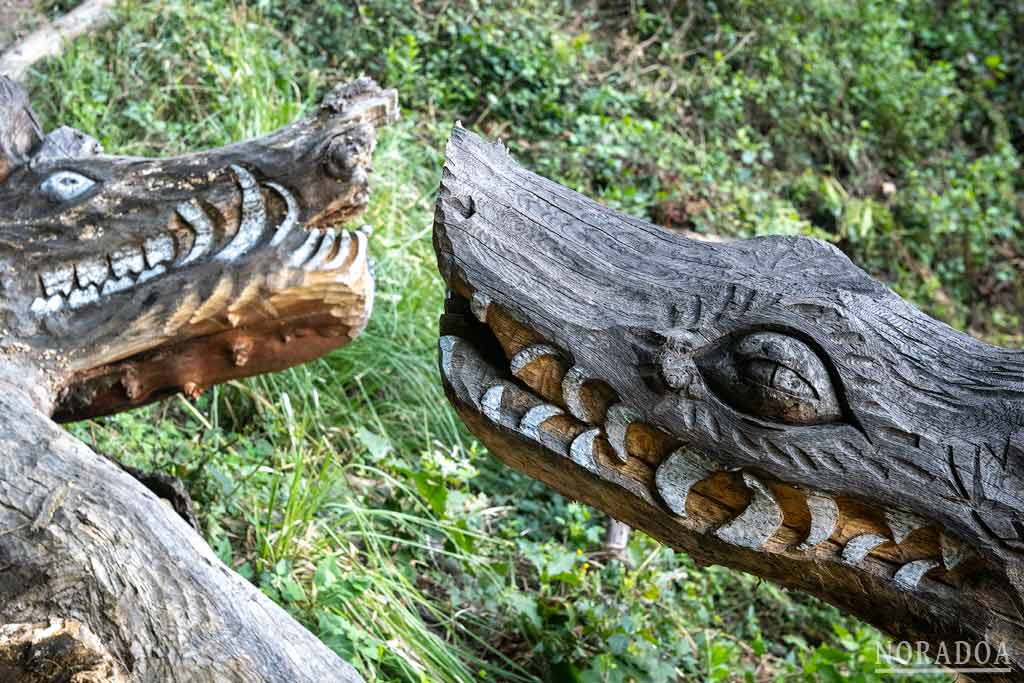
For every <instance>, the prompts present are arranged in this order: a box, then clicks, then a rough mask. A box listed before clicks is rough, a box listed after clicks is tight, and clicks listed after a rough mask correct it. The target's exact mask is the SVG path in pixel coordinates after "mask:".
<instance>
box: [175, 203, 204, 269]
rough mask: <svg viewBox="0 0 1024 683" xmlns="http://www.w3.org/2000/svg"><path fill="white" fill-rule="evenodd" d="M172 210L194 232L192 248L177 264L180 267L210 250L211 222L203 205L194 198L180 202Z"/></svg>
mask: <svg viewBox="0 0 1024 683" xmlns="http://www.w3.org/2000/svg"><path fill="white" fill-rule="evenodd" d="M174 210H175V211H177V212H178V215H179V216H181V219H182V220H183V221H185V222H186V223H188V225H189V227H190V228H192V232H194V233H195V239H194V240H192V248H191V249H189V252H188V255H187V256H185V258H184V259H182V260H181V261H180V262H179V263H178V264H177V266H178V267H181V266H185V265H188V264H190V263H193V262H195V261H197V260H199V259H200V258H202V257H203V256H205V255H206V254H207V252H209V251H210V245H212V244H213V224H212V223H210V217H209V216H207V215H206V212H205V211H203V207H202V206H200V205H199V202H198V201H196V200H195V199H190V200H189V201H187V202H181V203H180V204H178V206H176V207H175V209H174Z"/></svg>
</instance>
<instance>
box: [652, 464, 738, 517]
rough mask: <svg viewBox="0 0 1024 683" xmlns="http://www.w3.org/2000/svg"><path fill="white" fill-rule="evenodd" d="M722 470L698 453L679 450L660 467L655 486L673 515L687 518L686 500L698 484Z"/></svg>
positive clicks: (655, 477)
mask: <svg viewBox="0 0 1024 683" xmlns="http://www.w3.org/2000/svg"><path fill="white" fill-rule="evenodd" d="M717 469H721V468H720V467H718V465H716V464H715V463H714V462H712V461H711V460H709V459H708V458H706V457H704V456H703V455H702V454H700V453H698V452H697V451H691V450H689V449H686V448H677V449H676V450H674V451H672V453H671V454H670V455H669V456H668V457H667V458H665V460H664V461H663V462H662V463H661V464H660V465H658V469H657V471H656V472H655V473H654V486H655V488H656V489H657V490H658V495H659V496H661V500H662V501H664V503H665V505H666V506H667V507H668V509H669V510H671V511H672V514H674V515H678V516H680V517H685V516H686V499H687V497H688V496H689V495H690V489H691V488H693V485H694V484H696V483H697V482H699V481H701V480H703V479H707V478H708V477H710V476H711V475H712V474H714V473H715V471H716V470H717Z"/></svg>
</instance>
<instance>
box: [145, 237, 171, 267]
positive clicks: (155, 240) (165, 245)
mask: <svg viewBox="0 0 1024 683" xmlns="http://www.w3.org/2000/svg"><path fill="white" fill-rule="evenodd" d="M143 251H144V252H146V263H147V264H148V265H149V267H150V268H155V267H156V266H158V265H160V264H161V263H170V262H171V261H173V260H174V239H173V238H172V237H171V236H170V235H160V236H159V237H151V238H149V239H148V240H146V243H145V245H143Z"/></svg>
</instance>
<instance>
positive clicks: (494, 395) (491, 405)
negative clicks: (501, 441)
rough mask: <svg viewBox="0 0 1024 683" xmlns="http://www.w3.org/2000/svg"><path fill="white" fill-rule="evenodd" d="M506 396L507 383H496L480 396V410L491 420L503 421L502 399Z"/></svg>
mask: <svg viewBox="0 0 1024 683" xmlns="http://www.w3.org/2000/svg"><path fill="white" fill-rule="evenodd" d="M504 396H505V385H504V384H495V385H494V386H493V387H490V388H489V389H487V391H485V392H484V395H483V396H482V397H481V398H480V410H481V411H482V412H483V414H484V415H485V416H487V418H488V419H489V420H490V421H491V422H497V423H499V424H500V423H501V401H502V399H503V398H504Z"/></svg>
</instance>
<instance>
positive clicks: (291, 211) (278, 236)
mask: <svg viewBox="0 0 1024 683" xmlns="http://www.w3.org/2000/svg"><path fill="white" fill-rule="evenodd" d="M267 187H269V188H270V189H272V190H273V191H274V192H276V193H277V194H278V195H280V197H281V199H283V200H284V203H285V206H286V207H287V208H286V210H285V215H284V218H283V219H282V220H281V224H280V225H279V226H277V229H276V230H275V231H274V236H273V237H271V238H270V246H272V247H276V246H277V245H279V244H280V243H281V242H283V241H284V239H285V238H286V237H288V235H289V234H290V233H291V231H292V229H293V228H294V227H295V226H296V225H297V224H298V222H299V203H298V202H297V201H295V197H294V196H293V195H292V193H291V192H289V191H288V190H287V189H285V188H284V187H282V186H281V185H278V184H277V183H269V182H268V183H267Z"/></svg>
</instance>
